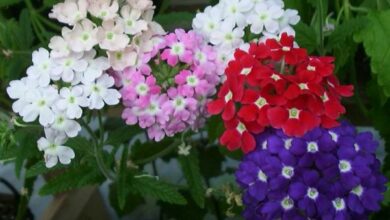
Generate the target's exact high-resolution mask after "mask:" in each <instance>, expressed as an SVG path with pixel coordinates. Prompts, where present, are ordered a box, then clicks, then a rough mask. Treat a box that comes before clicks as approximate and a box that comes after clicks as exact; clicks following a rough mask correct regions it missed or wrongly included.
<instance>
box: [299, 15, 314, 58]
mask: <svg viewBox="0 0 390 220" xmlns="http://www.w3.org/2000/svg"><path fill="white" fill-rule="evenodd" d="M294 28H295V31H296V38H295V40H296V41H297V43H298V44H299V46H300V47H303V48H306V49H307V51H308V52H309V53H311V52H313V51H314V50H315V49H316V48H317V45H318V43H317V37H316V36H317V34H316V31H315V29H314V28H313V27H310V26H309V25H307V24H305V23H303V22H300V23H299V24H298V25H296V26H295V27H294Z"/></svg>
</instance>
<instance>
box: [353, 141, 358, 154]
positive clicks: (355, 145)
mask: <svg viewBox="0 0 390 220" xmlns="http://www.w3.org/2000/svg"><path fill="white" fill-rule="evenodd" d="M353 146H354V147H355V151H356V152H358V151H360V146H359V144H357V143H355V144H354V145H353Z"/></svg>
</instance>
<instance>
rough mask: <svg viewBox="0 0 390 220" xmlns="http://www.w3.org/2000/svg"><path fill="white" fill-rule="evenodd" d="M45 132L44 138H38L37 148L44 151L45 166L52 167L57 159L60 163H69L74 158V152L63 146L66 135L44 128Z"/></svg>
mask: <svg viewBox="0 0 390 220" xmlns="http://www.w3.org/2000/svg"><path fill="white" fill-rule="evenodd" d="M45 134H46V138H44V137H42V138H40V139H39V140H38V149H39V151H43V152H44V157H45V162H46V167H47V168H52V167H54V166H55V165H57V163H58V160H59V161H60V163H61V164H65V165H68V164H70V162H71V160H72V159H74V158H75V153H74V151H73V150H72V149H71V148H70V147H67V146H63V144H64V143H65V142H66V141H67V138H66V136H65V135H64V134H63V133H61V132H58V131H54V130H52V129H45Z"/></svg>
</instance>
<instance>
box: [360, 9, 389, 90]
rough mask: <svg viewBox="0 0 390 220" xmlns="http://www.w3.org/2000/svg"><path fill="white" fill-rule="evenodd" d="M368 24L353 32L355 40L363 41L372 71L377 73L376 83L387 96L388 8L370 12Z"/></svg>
mask: <svg viewBox="0 0 390 220" xmlns="http://www.w3.org/2000/svg"><path fill="white" fill-rule="evenodd" d="M368 19H369V21H370V24H369V25H367V26H366V27H365V28H364V29H362V30H361V31H359V32H358V33H356V34H355V36H354V39H355V41H356V42H363V45H364V48H365V50H366V53H367V54H368V56H369V57H370V58H371V70H372V73H374V74H377V78H378V84H379V85H380V86H381V87H382V88H383V90H384V93H385V95H386V96H387V97H389V96H390V62H389V60H390V38H389V36H390V25H388V24H389V23H390V10H388V11H383V12H372V13H370V14H369V15H368Z"/></svg>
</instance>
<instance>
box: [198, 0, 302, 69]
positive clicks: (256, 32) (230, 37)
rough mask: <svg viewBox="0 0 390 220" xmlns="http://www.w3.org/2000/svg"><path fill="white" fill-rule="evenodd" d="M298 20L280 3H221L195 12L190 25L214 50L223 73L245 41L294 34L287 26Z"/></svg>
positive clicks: (268, 0) (248, 0)
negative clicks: (236, 50)
mask: <svg viewBox="0 0 390 220" xmlns="http://www.w3.org/2000/svg"><path fill="white" fill-rule="evenodd" d="M299 20H300V17H299V15H298V11H296V10H291V9H286V10H284V3H283V1H281V0H264V1H254V0H221V1H220V2H219V3H218V4H217V5H215V6H208V7H207V8H206V9H205V10H204V12H201V13H198V14H197V15H196V17H195V19H194V20H193V24H192V26H193V29H194V30H195V32H197V33H199V34H201V35H202V36H203V37H204V38H205V40H206V41H208V42H209V43H211V44H212V45H215V46H216V47H217V51H218V59H219V60H220V61H221V62H222V63H223V64H224V65H222V66H221V68H220V71H222V72H223V71H224V68H225V67H226V65H227V63H228V62H229V60H230V59H231V58H232V54H233V53H234V50H235V49H237V48H247V44H245V40H249V41H250V40H253V39H259V38H260V39H261V40H264V39H266V38H278V37H279V35H280V34H281V33H283V32H288V33H289V34H294V33H295V32H294V30H293V29H292V28H291V25H295V24H297V23H298V22H299ZM249 33H250V35H249ZM245 35H246V36H245ZM244 38H245V39H244Z"/></svg>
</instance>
